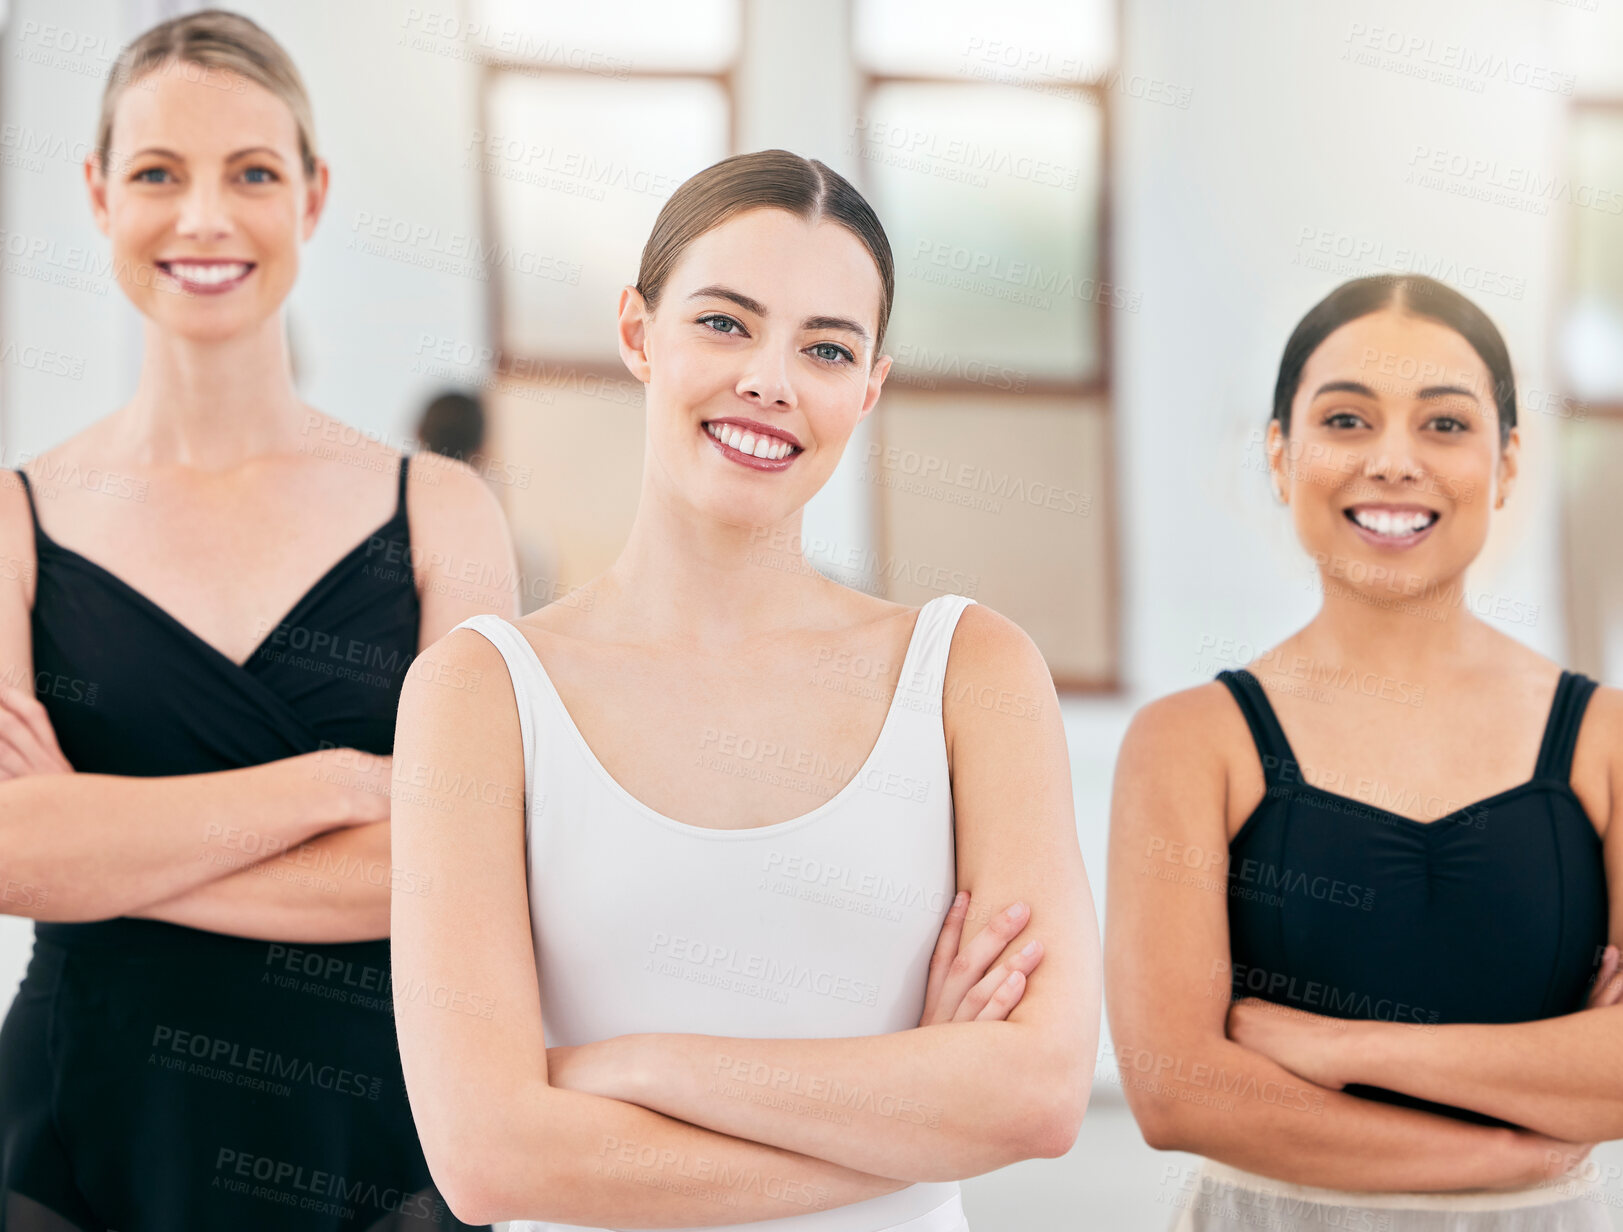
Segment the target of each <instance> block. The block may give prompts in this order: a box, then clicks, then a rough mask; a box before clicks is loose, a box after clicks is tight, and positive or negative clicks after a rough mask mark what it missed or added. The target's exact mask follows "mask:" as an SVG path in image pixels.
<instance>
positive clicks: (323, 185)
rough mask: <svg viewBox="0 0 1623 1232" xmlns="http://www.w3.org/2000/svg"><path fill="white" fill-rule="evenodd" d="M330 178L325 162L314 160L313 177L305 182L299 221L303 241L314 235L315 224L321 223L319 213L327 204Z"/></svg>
mask: <svg viewBox="0 0 1623 1232" xmlns="http://www.w3.org/2000/svg"><path fill="white" fill-rule="evenodd" d="M330 177H331V171H330V170H329V169H328V167H327V160H326V159H324V158H318V159H316V173H315V175H314V176H311V177H309V178H307V179H306V180H305V190H304V210H303V217H302V218H301V219H300V220H299V232H300V235H301V236H302V237H303V238H304V239H309V238H310V236H311V235H313V234H314V233H315V229H316V223H318V222H320V221H321V211H322V210H323V209H324V208H325V207H326V204H327V187H328V183H329V180H330Z"/></svg>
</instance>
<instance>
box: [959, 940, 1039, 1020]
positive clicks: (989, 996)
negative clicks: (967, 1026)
mask: <svg viewBox="0 0 1623 1232" xmlns="http://www.w3.org/2000/svg"><path fill="white" fill-rule="evenodd" d="M1027 950H1030V951H1031V952H1030V953H1027V952H1026V951H1027ZM1042 960H1043V947H1042V943H1041V942H1039V941H1031V942H1028V943H1027V945H1026V947H1025V948H1024V949H1022V950H1021V951H1020V952H1019V953H1018V954H1016V955H1015V956H1014V958H1013V959H1011V960H1010V961H1008V962H1006V963H999V964H998V965H997V966H996V967H994V968H992V970H991V971H988V972H987V973H986V975H985V976H984V977H983V978H982V979H981V980H980V981H979V982H978V983H977V984H976V985H975V986H974V987H973V988H971V989H970V990H969V991H968V992H967V993H965V994H964V998H963V1000H962V1001H961V1002H960V1003H959V1006H958V1012H957V1013H955V1014H954V1015H953V1019H952V1020H953V1021H954V1022H970V1021H983V1022H986V1021H998V1020H1001V1019H1003V1018H1005V1017H1007V1016H1008V1013H1009V1011H1010V1010H1012V1009H1013V1008H1014V1007H1015V1006H1016V1005H1018V1004H1019V1002H1020V998H1021V997H1023V996H1024V995H1025V992H1026V977H1027V976H1029V975H1030V974H1031V973H1032V971H1034V970H1035V969H1036V967H1037V964H1038V963H1040V962H1042Z"/></svg>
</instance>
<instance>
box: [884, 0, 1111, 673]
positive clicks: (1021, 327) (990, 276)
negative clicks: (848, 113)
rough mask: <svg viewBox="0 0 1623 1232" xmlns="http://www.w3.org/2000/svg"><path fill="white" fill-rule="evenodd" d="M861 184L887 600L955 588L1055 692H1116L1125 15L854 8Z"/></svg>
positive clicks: (1043, 8) (894, 3)
mask: <svg viewBox="0 0 1623 1232" xmlns="http://www.w3.org/2000/svg"><path fill="white" fill-rule="evenodd" d="M854 3H855V9H854V21H853V28H852V35H853V42H854V45H855V55H856V58H857V62H858V65H859V67H860V69H861V70H862V71H863V73H864V79H863V84H862V91H861V98H860V102H859V114H858V117H857V123H856V128H855V142H856V143H857V145H858V147H859V149H858V152H859V154H860V165H861V174H862V177H863V184H862V188H863V192H864V194H865V195H866V196H867V197H868V198H869V200H870V201H872V203H873V205H874V208H875V210H876V211H878V213H879V216H880V218H881V219H882V220H883V221H884V224H885V228H886V231H887V232H888V234H889V236H890V241H891V247H892V249H893V251H894V253H895V256H896V305H895V311H894V315H893V317H892V322H891V329H890V337H889V338H888V339H887V342H886V346H885V349H886V350H887V351H888V352H890V354H892V355H893V356H894V357H895V361H896V362H895V368H894V369H893V371H892V374H891V376H890V379H889V380H888V381H887V383H886V389H885V393H884V396H883V397H882V398H881V400H880V405H879V408H878V410H877V411H876V412H875V418H876V425H875V428H874V432H873V437H872V440H871V441H870V443H869V445H868V447H867V456H866V457H865V458H862V459H861V464H862V471H861V478H862V479H863V480H865V481H866V482H868V483H870V484H872V485H873V486H874V490H875V497H876V499H875V501H874V502H873V503H874V507H875V516H876V519H877V522H878V527H877V534H876V536H875V539H876V542H877V544H878V552H877V555H878V558H879V560H880V562H881V566H882V570H883V573H884V576H885V580H886V581H887V582H888V587H887V590H886V592H885V593H886V594H887V596H888V597H890V598H893V599H896V600H898V601H901V602H908V603H918V602H922V601H923V600H925V599H928V598H929V597H931V595H932V593H939V592H940V591H941V590H946V589H957V590H963V591H964V592H965V593H969V594H971V595H973V596H974V597H975V598H976V599H979V600H981V601H983V602H986V603H990V604H992V605H993V606H995V607H997V608H998V609H999V610H1000V611H1003V612H1005V613H1007V614H1008V616H1009V617H1010V618H1011V619H1012V620H1014V621H1016V622H1017V623H1019V624H1020V625H1021V626H1022V627H1023V628H1024V629H1025V630H1026V631H1027V632H1028V633H1030V634H1031V636H1032V639H1033V640H1034V641H1035V642H1036V643H1037V645H1038V647H1039V648H1040V649H1041V650H1042V652H1043V655H1044V657H1045V658H1046V659H1047V661H1048V665H1049V667H1050V669H1051V670H1052V672H1053V674H1054V678H1055V681H1056V683H1057V684H1058V686H1059V687H1060V688H1061V689H1069V690H1106V689H1113V688H1114V687H1115V682H1116V661H1117V644H1116V643H1117V633H1116V610H1117V603H1118V597H1117V593H1116V592H1117V586H1116V563H1115V543H1114V528H1113V519H1112V503H1111V498H1110V473H1111V460H1112V454H1113V445H1112V434H1111V430H1110V428H1111V425H1110V370H1109V369H1110V365H1109V339H1110V318H1111V316H1112V314H1113V313H1116V312H1120V311H1134V310H1136V309H1137V306H1138V304H1137V299H1136V297H1135V296H1133V295H1131V294H1130V293H1128V292H1127V291H1125V290H1124V289H1122V288H1119V287H1116V286H1114V285H1113V284H1112V282H1111V279H1110V275H1109V269H1108V243H1107V236H1108V219H1107V209H1106V182H1107V181H1106V168H1107V165H1108V147H1109V139H1108V132H1109V106H1108V102H1109V98H1108V95H1109V91H1110V87H1111V84H1112V83H1118V84H1119V78H1118V77H1116V76H1115V75H1114V70H1113V61H1114V43H1115V25H1114V13H1115V8H1114V5H1113V4H1108V3H1089V2H1086V0H1083V2H1079V3H1074V4H1067V5H1050V4H1041V5H1034V4H1031V3H1023V4H1022V3H1004V4H1000V5H995V6H988V5H985V4H980V3H974V4H970V3H962V2H960V0H952V2H950V3H948V2H946V0H854Z"/></svg>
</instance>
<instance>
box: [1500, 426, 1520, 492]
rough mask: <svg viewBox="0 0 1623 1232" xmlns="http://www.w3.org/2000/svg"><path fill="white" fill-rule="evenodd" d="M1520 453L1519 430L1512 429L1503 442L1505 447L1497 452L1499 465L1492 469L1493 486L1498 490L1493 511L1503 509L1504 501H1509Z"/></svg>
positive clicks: (1514, 482)
mask: <svg viewBox="0 0 1623 1232" xmlns="http://www.w3.org/2000/svg"><path fill="white" fill-rule="evenodd" d="M1521 452H1522V433H1521V429H1520V428H1512V429H1511V430H1510V435H1509V437H1507V438H1506V440H1505V447H1504V448H1503V449H1501V450H1500V451H1499V465H1498V466H1497V467H1496V468H1495V469H1494V486H1495V487H1496V488H1497V489H1498V492H1497V494H1496V495H1495V496H1494V500H1493V507H1494V508H1495V509H1503V508H1504V507H1505V501H1506V500H1508V499H1509V497H1510V492H1511V489H1512V488H1514V487H1515V486H1516V474H1517V471H1518V470H1519V468H1520V466H1521Z"/></svg>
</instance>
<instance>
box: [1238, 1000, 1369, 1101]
mask: <svg viewBox="0 0 1623 1232" xmlns="http://www.w3.org/2000/svg"><path fill="white" fill-rule="evenodd" d="M1376 1025H1385V1024H1376ZM1367 1026H1368V1024H1365V1023H1355V1022H1351V1021H1348V1020H1347V1019H1345V1018H1327V1017H1325V1016H1324V1015H1323V1014H1310V1013H1308V1012H1307V1011H1306V1010H1299V1009H1295V1008H1294V1007H1292V1006H1288V1005H1276V1004H1275V1003H1274V1002H1272V1001H1264V1000H1262V999H1260V998H1258V997H1241V998H1240V999H1239V1000H1238V1001H1236V1002H1234V1004H1233V1005H1231V1006H1229V1016H1228V1037H1229V1038H1230V1039H1231V1040H1233V1041H1234V1042H1235V1043H1236V1044H1239V1045H1240V1046H1241V1047H1242V1048H1249V1049H1250V1050H1251V1051H1252V1052H1259V1053H1261V1054H1262V1055H1263V1056H1265V1057H1269V1058H1271V1059H1272V1060H1274V1061H1277V1062H1279V1064H1281V1065H1283V1066H1284V1067H1285V1068H1286V1069H1288V1070H1290V1072H1291V1073H1293V1074H1295V1075H1296V1076H1297V1077H1298V1078H1305V1079H1307V1081H1309V1082H1311V1083H1313V1084H1314V1085H1316V1086H1321V1087H1327V1088H1329V1089H1330V1090H1332V1091H1339V1090H1341V1088H1342V1087H1344V1086H1346V1085H1347V1084H1348V1083H1349V1082H1352V1081H1354V1078H1353V1076H1352V1074H1351V1073H1349V1072H1348V1069H1347V1066H1346V1063H1345V1061H1344V1058H1345V1057H1346V1056H1347V1055H1348V1054H1349V1049H1348V1039H1349V1038H1350V1037H1352V1036H1353V1035H1355V1034H1356V1031H1357V1030H1359V1029H1364V1028H1366V1027H1367Z"/></svg>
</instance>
